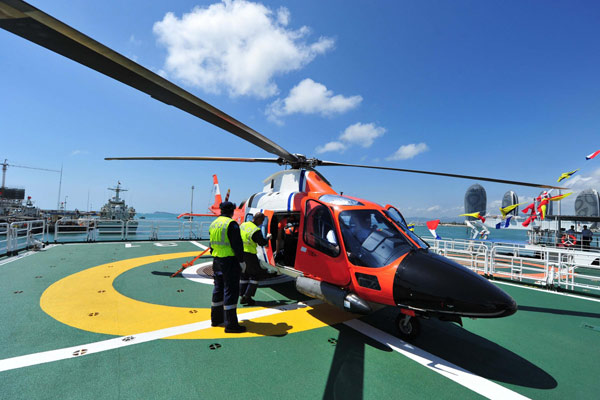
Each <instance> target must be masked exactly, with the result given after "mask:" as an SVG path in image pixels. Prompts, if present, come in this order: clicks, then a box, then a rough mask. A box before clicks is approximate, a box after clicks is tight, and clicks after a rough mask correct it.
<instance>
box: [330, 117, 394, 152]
mask: <svg viewBox="0 0 600 400" xmlns="http://www.w3.org/2000/svg"><path fill="white" fill-rule="evenodd" d="M384 133H385V128H382V127H379V126H375V124H361V123H360V122H358V123H356V124H354V125H350V126H349V127H347V128H346V130H345V131H344V133H342V135H341V136H340V139H341V140H343V141H344V142H347V143H352V144H357V145H359V146H362V147H365V148H367V147H371V145H373V141H374V140H375V139H377V138H378V137H380V136H382V135H383V134H384Z"/></svg>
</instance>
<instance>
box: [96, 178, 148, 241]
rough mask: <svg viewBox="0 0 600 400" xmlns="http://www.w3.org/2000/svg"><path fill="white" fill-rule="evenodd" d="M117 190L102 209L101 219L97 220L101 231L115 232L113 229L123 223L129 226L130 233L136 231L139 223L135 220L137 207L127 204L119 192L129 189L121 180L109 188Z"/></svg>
mask: <svg viewBox="0 0 600 400" xmlns="http://www.w3.org/2000/svg"><path fill="white" fill-rule="evenodd" d="M108 190H112V191H113V192H115V195H114V196H113V197H112V198H110V199H108V202H107V203H106V204H104V205H103V206H102V208H101V209H100V220H99V221H98V222H97V224H98V228H100V230H99V233H114V232H113V231H114V230H115V229H116V228H117V227H118V226H120V225H121V223H122V224H124V225H126V226H127V231H128V233H135V231H136V230H137V226H138V223H137V221H134V217H135V214H136V212H135V208H133V207H129V206H128V205H127V204H125V200H124V199H122V198H121V197H120V196H119V194H120V193H121V192H126V191H127V189H123V188H122V187H121V182H119V181H118V182H117V186H116V187H113V188H108Z"/></svg>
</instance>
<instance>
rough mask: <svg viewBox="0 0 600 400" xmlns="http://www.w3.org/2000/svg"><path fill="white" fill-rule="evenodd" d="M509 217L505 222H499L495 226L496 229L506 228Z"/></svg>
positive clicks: (508, 223)
mask: <svg viewBox="0 0 600 400" xmlns="http://www.w3.org/2000/svg"><path fill="white" fill-rule="evenodd" d="M511 218H512V216H511V217H508V218H506V221H501V222H498V223H497V224H496V229H502V228H508V227H509V226H510V219H511Z"/></svg>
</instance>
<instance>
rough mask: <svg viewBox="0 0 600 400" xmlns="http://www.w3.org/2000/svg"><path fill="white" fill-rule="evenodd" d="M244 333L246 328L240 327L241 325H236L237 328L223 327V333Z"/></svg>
mask: <svg viewBox="0 0 600 400" xmlns="http://www.w3.org/2000/svg"><path fill="white" fill-rule="evenodd" d="M244 332H246V327H245V326H242V325H239V324H238V325H237V326H235V325H234V326H226V327H225V333H244Z"/></svg>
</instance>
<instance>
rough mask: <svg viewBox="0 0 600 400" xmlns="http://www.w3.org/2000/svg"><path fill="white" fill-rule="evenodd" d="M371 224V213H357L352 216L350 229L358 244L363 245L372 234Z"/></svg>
mask: <svg viewBox="0 0 600 400" xmlns="http://www.w3.org/2000/svg"><path fill="white" fill-rule="evenodd" d="M371 222H372V221H371V213H369V212H357V213H354V215H352V219H351V220H350V229H351V232H352V234H353V235H354V237H355V238H356V239H357V240H358V241H359V243H363V242H364V241H365V240H366V239H367V238H368V237H369V235H370V234H371V232H373V227H372V226H371Z"/></svg>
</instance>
